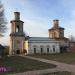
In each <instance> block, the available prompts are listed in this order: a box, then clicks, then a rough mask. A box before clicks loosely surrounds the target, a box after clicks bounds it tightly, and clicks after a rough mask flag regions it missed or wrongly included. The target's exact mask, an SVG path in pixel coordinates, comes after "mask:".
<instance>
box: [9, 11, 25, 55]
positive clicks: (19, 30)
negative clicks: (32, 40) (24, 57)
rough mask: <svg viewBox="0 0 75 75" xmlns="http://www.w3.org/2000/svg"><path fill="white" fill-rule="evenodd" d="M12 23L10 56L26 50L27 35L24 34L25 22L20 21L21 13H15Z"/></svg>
mask: <svg viewBox="0 0 75 75" xmlns="http://www.w3.org/2000/svg"><path fill="white" fill-rule="evenodd" d="M10 22H11V33H10V52H9V54H10V55H14V54H21V53H23V50H24V40H25V34H24V32H23V23H24V22H23V21H21V20H20V12H14V19H13V20H12V21H10Z"/></svg>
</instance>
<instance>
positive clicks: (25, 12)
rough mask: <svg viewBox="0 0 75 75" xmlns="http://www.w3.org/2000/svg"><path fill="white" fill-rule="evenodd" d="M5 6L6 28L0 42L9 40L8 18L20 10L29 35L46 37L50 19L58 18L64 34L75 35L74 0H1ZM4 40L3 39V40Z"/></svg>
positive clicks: (9, 27) (9, 25)
mask: <svg viewBox="0 0 75 75" xmlns="http://www.w3.org/2000/svg"><path fill="white" fill-rule="evenodd" d="M1 1H2V3H3V5H4V8H5V16H6V19H7V22H8V24H7V27H8V30H7V32H6V34H5V37H3V38H1V41H2V42H1V43H3V44H6V43H7V42H8V41H9V34H10V32H11V24H10V20H12V19H13V18H14V15H13V12H15V11H19V12H21V20H23V21H24V32H26V33H27V34H28V35H29V36H35V37H37V36H38V37H48V29H49V28H51V27H52V26H53V25H52V20H53V19H59V20H60V26H62V27H64V28H65V36H66V37H69V36H70V35H74V36H75V0H1ZM3 40H5V41H3Z"/></svg>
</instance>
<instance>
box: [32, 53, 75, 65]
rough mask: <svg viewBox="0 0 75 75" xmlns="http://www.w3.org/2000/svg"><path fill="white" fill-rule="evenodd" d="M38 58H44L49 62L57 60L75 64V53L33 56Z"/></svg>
mask: <svg viewBox="0 0 75 75" xmlns="http://www.w3.org/2000/svg"><path fill="white" fill-rule="evenodd" d="M31 56H33V57H37V58H44V59H48V60H55V61H59V62H63V63H67V64H75V53H62V54H42V55H40V54H37V55H31Z"/></svg>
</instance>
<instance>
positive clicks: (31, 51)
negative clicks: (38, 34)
mask: <svg viewBox="0 0 75 75" xmlns="http://www.w3.org/2000/svg"><path fill="white" fill-rule="evenodd" d="M28 44H29V45H28V46H29V47H28V48H29V49H28V54H34V48H36V53H41V48H42V49H43V51H42V53H44V54H47V53H60V49H59V43H56V42H49V41H46V43H44V42H40V41H39V43H37V41H35V42H29V43H28ZM53 46H54V47H55V50H53ZM47 48H49V52H47Z"/></svg>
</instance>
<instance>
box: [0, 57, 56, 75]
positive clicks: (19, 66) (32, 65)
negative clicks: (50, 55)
mask: <svg viewBox="0 0 75 75" xmlns="http://www.w3.org/2000/svg"><path fill="white" fill-rule="evenodd" d="M0 67H6V68H7V70H8V72H7V73H17V72H25V71H30V70H41V69H47V68H54V67H56V66H55V65H52V64H47V63H43V62H40V61H37V60H31V59H28V58H25V57H20V56H12V57H4V58H2V59H0ZM0 75H1V74H0Z"/></svg>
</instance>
